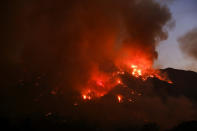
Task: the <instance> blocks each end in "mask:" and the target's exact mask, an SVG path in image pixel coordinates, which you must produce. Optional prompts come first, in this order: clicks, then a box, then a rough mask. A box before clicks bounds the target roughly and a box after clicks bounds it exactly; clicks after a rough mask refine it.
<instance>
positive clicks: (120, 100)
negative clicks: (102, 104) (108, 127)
mask: <svg viewBox="0 0 197 131" xmlns="http://www.w3.org/2000/svg"><path fill="white" fill-rule="evenodd" d="M117 99H118V102H119V103H120V102H122V96H121V95H117Z"/></svg>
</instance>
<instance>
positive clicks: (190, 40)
mask: <svg viewBox="0 0 197 131" xmlns="http://www.w3.org/2000/svg"><path fill="white" fill-rule="evenodd" d="M178 42H179V45H180V49H181V50H182V51H183V52H184V53H185V54H186V55H188V56H190V57H192V58H194V59H197V28H194V29H192V30H190V31H189V32H187V33H186V34H185V35H183V36H182V37H180V38H179V39H178Z"/></svg>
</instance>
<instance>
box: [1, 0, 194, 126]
mask: <svg viewBox="0 0 197 131" xmlns="http://www.w3.org/2000/svg"><path fill="white" fill-rule="evenodd" d="M10 3H12V5H10ZM7 6H8V7H10V8H11V9H10V8H5V9H4V8H3V9H4V10H5V11H7V14H9V15H10V17H6V18H5V19H3V20H4V21H5V23H6V24H5V26H4V29H5V31H4V30H3V31H2V32H5V35H6V37H5V40H4V41H5V42H4V46H3V49H4V50H3V51H2V52H1V53H2V54H3V55H1V56H0V57H1V58H3V59H4V60H6V61H5V62H2V63H1V66H2V68H1V70H2V71H1V72H2V73H1V80H2V83H3V84H2V90H1V92H0V93H1V99H0V101H1V105H2V108H1V110H2V112H3V113H2V114H3V115H7V116H8V117H11V118H13V117H18V116H19V117H25V116H29V115H32V114H34V113H35V112H36V113H38V112H39V113H40V114H42V115H43V114H44V117H50V116H51V115H52V114H54V112H55V113H57V114H59V115H60V116H64V117H66V118H68V120H69V121H74V120H79V121H83V120H86V121H87V122H88V123H91V122H93V121H96V122H95V123H96V124H97V125H100V126H104V127H105V126H107V127H113V125H116V124H117V123H118V124H119V125H121V126H127V125H130V124H131V123H132V124H139V123H140V124H141V123H143V124H144V122H145V123H146V122H157V123H159V125H162V126H163V127H169V126H172V125H174V124H176V123H177V122H179V121H182V120H190V119H191V118H193V116H195V113H196V112H195V110H194V108H193V103H192V101H190V99H188V98H187V97H185V96H184V95H180V96H178V97H175V96H176V93H174V92H173V93H174V94H173V95H172V96H171V95H170V94H168V93H167V92H168V91H169V90H170V91H171V90H173V91H174V84H176V79H175V80H174V79H171V77H168V73H166V72H165V71H161V70H159V69H154V68H153V64H154V60H155V59H157V57H158V53H157V51H156V46H157V45H158V44H159V42H160V41H162V40H165V39H166V38H167V36H168V34H167V30H168V26H167V24H168V22H169V21H170V20H171V13H170V11H169V9H168V8H167V7H166V6H165V5H164V4H160V3H159V2H158V1H157V0H58V1H56V0H47V1H42V0H40V1H35V0H28V1H25V0H21V1H17V2H14V1H11V2H7ZM7 6H5V7H7ZM4 21H3V22H4ZM155 83H157V84H158V83H159V84H158V85H159V86H158V88H155ZM157 84H156V85H157ZM175 89H176V88H175ZM166 90H167V91H166ZM170 91H169V92H170ZM179 109H182V110H180V111H177V110H179ZM39 113H38V114H39ZM66 122H67V121H66ZM169 123H171V124H169Z"/></svg>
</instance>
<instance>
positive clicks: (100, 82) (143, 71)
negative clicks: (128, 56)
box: [81, 62, 172, 103]
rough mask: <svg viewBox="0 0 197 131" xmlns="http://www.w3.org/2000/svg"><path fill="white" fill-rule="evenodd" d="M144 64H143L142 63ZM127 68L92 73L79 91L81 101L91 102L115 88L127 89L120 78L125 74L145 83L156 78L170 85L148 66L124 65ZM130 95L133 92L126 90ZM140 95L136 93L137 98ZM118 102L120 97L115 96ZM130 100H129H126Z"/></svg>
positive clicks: (166, 78)
mask: <svg viewBox="0 0 197 131" xmlns="http://www.w3.org/2000/svg"><path fill="white" fill-rule="evenodd" d="M144 63H145V62H144ZM125 65H127V66H123V67H119V69H118V70H116V71H114V72H112V73H103V72H102V73H101V72H99V71H95V72H93V74H92V76H91V79H90V80H89V81H88V83H87V85H86V88H85V89H84V88H83V89H84V90H82V91H81V93H82V99H83V100H92V99H94V98H100V97H103V96H104V95H106V94H107V93H108V92H110V90H112V89H113V88H114V87H116V86H120V87H121V88H123V87H127V85H126V84H125V83H124V81H122V78H121V76H123V75H125V73H127V74H130V75H131V76H133V77H135V78H137V79H141V80H142V81H146V80H147V79H148V78H154V77H155V78H157V79H159V80H162V81H165V82H168V83H169V84H172V81H170V80H169V79H168V77H167V76H166V75H165V74H163V73H161V72H160V71H159V70H155V69H153V68H150V66H146V64H145V65H142V64H125ZM128 90H129V92H131V95H135V92H136V91H134V90H132V89H130V88H128ZM141 95H142V94H141V93H138V94H137V96H141ZM116 97H117V100H118V102H119V103H120V102H122V98H123V96H122V95H119V94H116ZM128 100H131V98H128Z"/></svg>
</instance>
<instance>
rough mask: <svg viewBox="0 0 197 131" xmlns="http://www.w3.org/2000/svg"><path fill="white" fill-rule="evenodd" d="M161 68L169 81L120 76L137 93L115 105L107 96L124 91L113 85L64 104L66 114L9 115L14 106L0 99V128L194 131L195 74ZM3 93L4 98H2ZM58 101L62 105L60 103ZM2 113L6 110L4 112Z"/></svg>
mask: <svg viewBox="0 0 197 131" xmlns="http://www.w3.org/2000/svg"><path fill="white" fill-rule="evenodd" d="M161 71H162V72H166V73H167V74H168V76H169V78H170V79H171V80H172V81H173V84H169V83H167V82H164V81H161V80H159V79H156V78H153V79H152V78H151V79H148V80H147V81H146V82H142V81H139V80H137V79H135V78H130V77H129V76H123V80H124V81H125V82H126V83H127V85H128V88H129V89H134V90H135V91H136V92H137V95H136V96H135V97H133V98H132V100H131V103H129V102H123V103H120V104H117V102H116V101H114V99H113V97H111V96H113V94H114V93H116V92H121V93H122V94H124V95H127V94H126V93H127V89H126V91H125V90H124V89H123V90H122V88H120V87H118V86H117V87H116V88H114V89H113V90H112V91H111V92H110V93H109V94H108V95H106V96H104V97H103V98H102V99H100V100H98V101H94V102H84V103H78V105H77V107H70V106H68V105H67V106H68V107H67V108H69V109H70V110H71V111H70V110H69V111H70V115H65V116H63V115H61V113H58V112H50V111H51V110H50V109H49V110H48V111H43V112H39V110H38V111H34V112H33V113H24V114H23V115H22V116H21V117H20V115H19V116H15V117H14V118H12V117H11V116H10V115H9V112H10V114H14V113H15V112H16V113H17V111H18V109H17V110H15V109H14V108H13V110H11V109H9V110H10V111H9V110H7V111H6V110H5V109H6V108H4V106H6V101H4V100H1V101H3V102H4V103H2V105H1V107H2V108H1V112H2V113H1V118H0V128H1V129H2V130H9V129H11V130H24V131H31V130H32V131H35V130H54V131H58V130H60V131H66V130H80V131H81V130H86V131H88V130H96V131H97V130H98V131H100V130H117V131H119V130H132V131H157V130H174V131H180V130H185V131H189V130H197V121H196V120H197V117H196V116H197V108H196V106H197V73H195V72H192V71H184V70H176V69H172V68H168V69H163V70H161ZM20 95H21V94H20ZM5 96H6V95H5ZM5 96H4V98H6V97H5ZM25 96H27V94H25ZM43 97H44V96H43ZM15 99H17V97H15ZM44 99H45V100H50V104H51V105H52V106H56V103H55V102H57V100H59V97H58V96H47V97H46V98H44ZM54 99H55V100H54ZM45 100H43V101H42V103H41V104H43V103H44V102H45ZM25 102H26V101H25ZM25 102H24V107H25V106H28V105H25V104H26V103H25ZM62 102H63V101H62ZM7 104H11V103H7ZM28 104H29V105H31V106H32V107H33V106H34V104H31V102H29V101H28ZM47 104H48V103H47ZM61 104H62V105H64V103H61ZM13 105H15V106H18V104H17V103H13ZM20 105H21V104H20ZM15 106H12V107H15ZM72 106H73V105H72ZM7 109H8V108H7ZM26 109H28V108H26ZM3 112H6V114H4V113H3ZM43 113H45V114H43ZM106 125H107V126H106ZM108 125H110V126H108ZM168 125H170V126H168Z"/></svg>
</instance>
